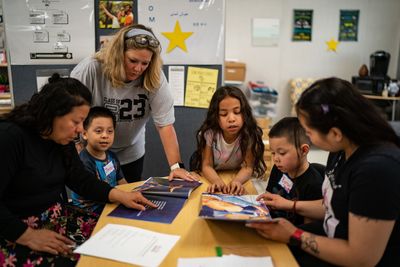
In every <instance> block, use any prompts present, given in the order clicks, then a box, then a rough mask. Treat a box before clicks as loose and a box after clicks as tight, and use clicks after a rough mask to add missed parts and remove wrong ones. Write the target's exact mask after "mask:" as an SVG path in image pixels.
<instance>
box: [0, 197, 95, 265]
mask: <svg viewBox="0 0 400 267" xmlns="http://www.w3.org/2000/svg"><path fill="white" fill-rule="evenodd" d="M98 217H99V216H98V215H97V214H96V213H90V212H88V211H86V210H82V209H80V208H78V207H75V206H72V205H69V204H60V203H57V204H55V205H53V206H52V207H50V208H49V209H47V210H46V211H45V212H43V213H41V214H39V215H38V216H30V217H28V218H26V219H23V222H24V223H26V224H27V225H28V226H29V227H31V228H33V229H49V230H52V231H55V232H57V233H60V234H62V235H64V236H66V237H68V238H70V239H72V240H73V241H74V242H75V243H77V244H78V245H79V244H81V243H83V242H84V241H86V240H87V239H88V238H89V236H90V234H91V233H92V231H93V229H94V227H95V225H96V222H97V219H98ZM78 259H79V255H78V254H72V255H69V256H68V257H66V256H61V255H53V254H49V253H45V252H38V251H33V250H31V249H30V248H29V247H26V246H22V245H19V244H16V243H14V242H9V241H7V240H5V239H4V238H1V237H0V266H2V267H5V266H7V267H8V266H10V267H11V266H12V267H14V266H23V267H33V266H55V267H58V266H75V265H76V263H77V260H78Z"/></svg>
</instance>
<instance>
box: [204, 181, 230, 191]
mask: <svg viewBox="0 0 400 267" xmlns="http://www.w3.org/2000/svg"><path fill="white" fill-rule="evenodd" d="M216 192H222V193H224V194H227V193H228V188H227V186H226V184H225V183H224V182H223V181H222V180H221V181H218V182H215V183H212V184H210V185H209V186H208V188H207V193H216Z"/></svg>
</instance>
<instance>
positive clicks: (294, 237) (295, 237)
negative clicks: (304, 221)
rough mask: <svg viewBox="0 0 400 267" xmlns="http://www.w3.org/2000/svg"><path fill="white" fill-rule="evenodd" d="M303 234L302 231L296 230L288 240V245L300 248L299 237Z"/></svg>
mask: <svg viewBox="0 0 400 267" xmlns="http://www.w3.org/2000/svg"><path fill="white" fill-rule="evenodd" d="M303 233H304V231H303V230H301V229H299V228H297V229H296V231H294V233H293V234H292V235H291V236H290V238H289V245H290V246H294V247H301V235H302V234H303Z"/></svg>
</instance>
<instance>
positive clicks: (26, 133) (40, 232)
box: [0, 74, 155, 266]
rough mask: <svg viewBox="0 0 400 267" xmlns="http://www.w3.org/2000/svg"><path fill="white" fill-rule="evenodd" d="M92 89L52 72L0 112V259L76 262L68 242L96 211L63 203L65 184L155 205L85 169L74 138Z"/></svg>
mask: <svg viewBox="0 0 400 267" xmlns="http://www.w3.org/2000/svg"><path fill="white" fill-rule="evenodd" d="M91 98H92V96H91V94H90V92H89V90H88V89H87V88H86V87H85V86H84V85H83V84H82V83H81V82H79V81H78V80H76V79H73V78H60V77H59V75H58V74H54V75H53V76H52V77H51V78H50V79H49V83H48V84H46V85H44V86H43V88H42V90H41V91H40V92H39V93H36V94H34V95H33V96H32V98H31V99H30V101H28V102H27V103H26V104H23V105H21V106H18V107H16V108H15V109H14V110H12V111H11V112H10V113H8V114H6V115H5V116H4V117H3V118H2V119H1V120H0V150H1V151H2V152H3V153H5V154H6V155H7V156H6V157H3V158H2V160H1V161H0V169H1V181H0V265H2V266H14V265H17V266H22V265H24V266H25V265H26V266H28V265H29V266H31V265H32V266H37V265H54V266H64V265H65V266H74V265H75V264H76V259H77V257H76V255H74V254H72V250H71V248H72V247H73V246H75V245H76V243H81V242H83V241H85V240H86V239H87V238H88V237H89V236H90V233H91V231H92V229H93V228H94V226H95V224H96V219H97V217H96V216H95V215H94V214H87V213H84V212H83V211H82V210H80V209H78V208H74V207H72V206H69V205H67V204H66V201H65V199H63V197H62V196H63V192H64V190H65V186H68V187H69V188H71V189H72V190H74V191H75V192H79V194H81V195H83V196H85V197H87V198H88V199H93V200H96V201H99V202H120V203H122V204H124V205H125V206H127V207H130V208H136V209H141V210H144V208H145V207H144V205H149V206H152V207H155V205H154V204H152V203H151V202H150V201H148V200H147V199H146V198H144V197H143V196H142V195H141V194H140V193H138V192H130V193H128V192H123V191H121V190H118V189H114V188H111V187H110V186H109V185H108V184H107V183H105V182H102V181H100V180H99V179H97V178H96V177H95V176H94V175H91V174H90V173H89V172H87V171H86V169H85V167H84V166H83V164H82V162H81V161H80V159H79V156H78V154H77V151H76V149H75V146H74V142H73V140H74V138H75V137H76V136H77V134H79V133H80V132H82V129H83V125H82V123H83V121H84V119H85V118H86V116H87V114H88V112H89V108H90V103H91Z"/></svg>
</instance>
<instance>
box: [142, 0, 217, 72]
mask: <svg viewBox="0 0 400 267" xmlns="http://www.w3.org/2000/svg"><path fill="white" fill-rule="evenodd" d="M224 3H225V1H193V0H182V1H165V0H148V1H138V22H139V23H141V24H144V25H146V26H149V27H150V28H152V30H153V31H154V33H155V35H156V37H157V38H158V39H159V41H160V43H161V46H162V58H163V60H164V63H165V64H167V65H174V64H187V65H193V64H209V65H213V64H217V65H222V64H223V62H224V57H225V51H224V47H225V42H224V39H225V38H224V28H225V27H224V23H225V22H224V21H225V18H224V16H225V10H224V9H225V5H224Z"/></svg>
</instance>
